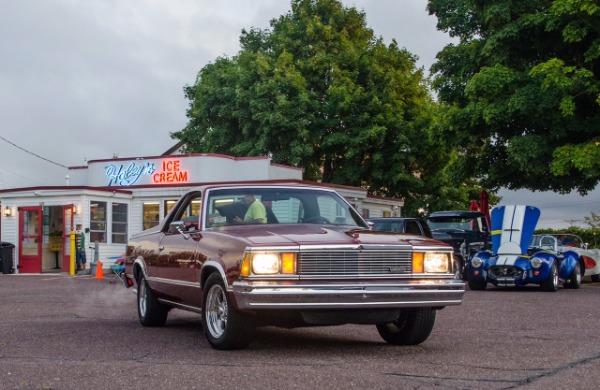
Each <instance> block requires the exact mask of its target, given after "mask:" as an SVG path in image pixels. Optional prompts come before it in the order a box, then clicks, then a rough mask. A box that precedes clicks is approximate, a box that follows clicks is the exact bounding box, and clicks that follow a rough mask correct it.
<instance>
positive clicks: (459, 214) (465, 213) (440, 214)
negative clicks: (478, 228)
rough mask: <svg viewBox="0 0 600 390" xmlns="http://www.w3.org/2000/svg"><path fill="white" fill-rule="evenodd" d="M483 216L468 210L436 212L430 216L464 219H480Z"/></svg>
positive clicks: (478, 212) (480, 213)
mask: <svg viewBox="0 0 600 390" xmlns="http://www.w3.org/2000/svg"><path fill="white" fill-rule="evenodd" d="M483 216H485V214H483V213H482V212H480V211H467V210H450V211H434V212H433V213H431V214H429V217H427V218H432V217H463V218H479V217H483Z"/></svg>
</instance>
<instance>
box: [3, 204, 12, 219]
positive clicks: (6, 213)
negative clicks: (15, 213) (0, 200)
mask: <svg viewBox="0 0 600 390" xmlns="http://www.w3.org/2000/svg"><path fill="white" fill-rule="evenodd" d="M11 214H12V210H11V209H10V207H8V206H6V207H5V208H4V216H6V217H10V215H11Z"/></svg>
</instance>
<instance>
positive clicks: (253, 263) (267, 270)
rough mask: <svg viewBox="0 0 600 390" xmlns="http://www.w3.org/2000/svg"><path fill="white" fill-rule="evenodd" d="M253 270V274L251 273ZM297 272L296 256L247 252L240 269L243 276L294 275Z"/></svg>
mask: <svg viewBox="0 0 600 390" xmlns="http://www.w3.org/2000/svg"><path fill="white" fill-rule="evenodd" d="M251 270H252V272H250V271H251ZM295 272H296V254H295V253H287V252H286V253H279V252H264V253H251V252H246V255H245V256H244V260H243V262H242V266H241V269H240V275H241V276H250V274H254V275H276V274H293V273H295Z"/></svg>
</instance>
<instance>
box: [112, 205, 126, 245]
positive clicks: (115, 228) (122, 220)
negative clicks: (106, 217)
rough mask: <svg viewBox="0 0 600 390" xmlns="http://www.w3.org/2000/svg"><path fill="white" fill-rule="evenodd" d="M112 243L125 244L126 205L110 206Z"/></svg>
mask: <svg viewBox="0 0 600 390" xmlns="http://www.w3.org/2000/svg"><path fill="white" fill-rule="evenodd" d="M112 242H113V243H114V244H125V243H126V242H127V205H126V204H125V203H113V204H112Z"/></svg>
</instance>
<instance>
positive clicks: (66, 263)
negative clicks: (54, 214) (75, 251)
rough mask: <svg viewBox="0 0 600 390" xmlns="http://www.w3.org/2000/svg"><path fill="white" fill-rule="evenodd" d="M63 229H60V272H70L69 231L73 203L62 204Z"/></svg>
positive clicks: (71, 223) (70, 228) (70, 229)
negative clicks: (61, 241) (61, 242)
mask: <svg viewBox="0 0 600 390" xmlns="http://www.w3.org/2000/svg"><path fill="white" fill-rule="evenodd" d="M63 221H64V222H63V231H62V240H63V245H62V267H61V268H62V269H61V271H62V272H70V268H69V267H71V231H72V230H73V229H74V226H73V205H72V204H69V205H66V206H63Z"/></svg>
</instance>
